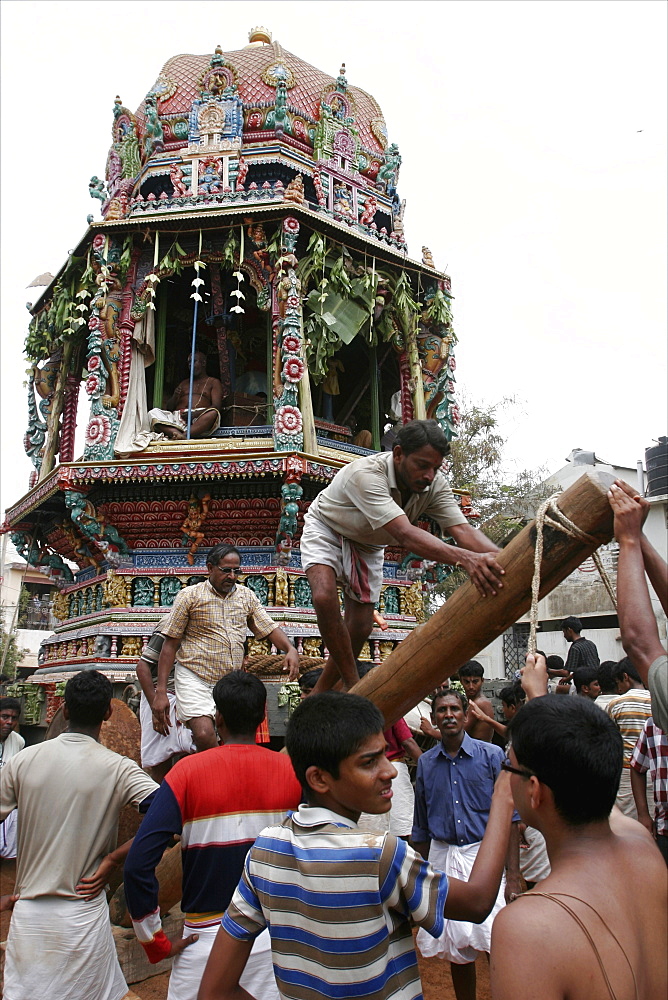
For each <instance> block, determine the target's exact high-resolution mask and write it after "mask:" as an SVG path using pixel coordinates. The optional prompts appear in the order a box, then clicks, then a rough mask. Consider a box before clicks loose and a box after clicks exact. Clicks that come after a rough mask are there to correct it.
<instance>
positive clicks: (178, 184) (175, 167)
mask: <svg viewBox="0 0 668 1000" xmlns="http://www.w3.org/2000/svg"><path fill="white" fill-rule="evenodd" d="M169 179H170V180H171V182H172V187H173V188H174V197H175V198H183V197H184V196H185V195H186V194H187V193H188V188H187V187H186V185H185V184H184V181H183V171H182V170H181V167H180V166H179V164H178V163H172V165H171V167H170V168H169Z"/></svg>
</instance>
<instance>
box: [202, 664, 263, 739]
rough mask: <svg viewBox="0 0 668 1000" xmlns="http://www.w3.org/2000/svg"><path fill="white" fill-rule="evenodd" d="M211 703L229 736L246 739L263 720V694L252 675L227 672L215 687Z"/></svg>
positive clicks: (240, 671)
mask: <svg viewBox="0 0 668 1000" xmlns="http://www.w3.org/2000/svg"><path fill="white" fill-rule="evenodd" d="M213 700H214V701H215V703H216V708H217V709H218V711H219V712H220V714H221V716H222V717H223V722H224V723H225V726H226V727H227V730H228V732H229V733H231V734H233V735H235V736H250V735H252V734H253V733H255V730H256V729H257V727H258V726H259V725H260V723H261V722H262V720H263V719H264V709H265V705H266V704H267V691H266V688H265V686H264V684H263V683H262V681H261V680H260V679H259V678H258V677H256V676H255V674H247V673H246V671H245V670H231V671H230V672H229V674H225V676H224V677H221V678H220V680H219V681H218V682H217V683H216V685H215V687H214V689H213Z"/></svg>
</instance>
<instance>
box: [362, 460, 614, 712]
mask: <svg viewBox="0 0 668 1000" xmlns="http://www.w3.org/2000/svg"><path fill="white" fill-rule="evenodd" d="M613 482H614V476H611V475H610V474H608V473H604V472H596V471H588V472H586V473H585V474H584V475H583V476H582V477H581V478H580V479H578V480H577V482H575V483H573V485H572V486H569V487H568V489H567V490H565V491H564V492H563V493H561V494H560V496H559V498H558V501H557V505H558V507H559V509H560V510H561V511H562V513H564V514H565V515H566V517H568V518H569V520H571V521H572V522H573V523H574V524H576V525H577V526H578V527H579V528H580V529H581V530H582V531H585V532H586V533H587V534H588V535H591V536H593V538H594V539H595V540H596V542H595V544H588V543H586V542H583V541H579V540H578V539H574V538H570V537H569V536H567V535H565V534H563V533H562V532H560V531H557V530H556V529H554V528H550V527H549V526H546V527H545V532H544V549H543V560H542V563H541V585H540V597H541V598H542V597H545V595H546V594H549V593H550V591H552V590H554V588H555V587H556V586H557V584H559V583H561V581H562V580H564V579H565V578H566V577H567V576H568V575H569V573H572V572H573V570H574V569H576V568H577V567H578V566H579V565H580V563H582V562H583V561H584V560H585V559H586V558H587V557H588V556H590V555H591V554H592V552H594V551H595V550H596V549H597V548H598V546H599V545H603V544H604V543H605V542H609V541H610V540H611V538H612V535H613V530H612V522H613V517H612V510H611V508H610V504H609V503H608V498H607V492H608V490H609V488H610V486H611V485H612V483H613ZM535 541H536V527H535V522H533V521H532V522H531V524H529V525H527V526H526V528H524V529H523V530H522V531H521V532H520V534H519V535H517V536H516V537H515V538H513V540H512V541H511V542H510V543H509V544H508V546H507V547H506V548H505V549H503V551H502V552H500V553H499V555H498V557H497V558H498V561H499V563H500V564H501V565H502V566H503V568H504V569H505V571H506V574H505V576H504V578H503V588H502V590H500V591H499V592H498V593H497V595H496V596H495V597H481V595H480V594H479V593H478V591H477V590H476V588H475V586H474V585H473V584H472V583H471V582H470V581H468V582H467V583H465V584H463V585H462V586H461V587H460V588H459V589H458V590H456V591H455V593H454V594H453V595H452V597H449V598H448V600H447V601H446V603H445V604H444V605H443V607H441V608H439V609H438V611H436V613H435V614H433V615H432V616H431V618H430V619H429V620H428V621H427V622H425V624H424V625H419V626H418V627H417V628H416V629H414V631H413V632H411V634H410V635H409V636H408V638H406V639H404V641H403V642H401V643H399V645H398V646H397V647H396V649H394V650H393V652H392V653H390V655H389V656H388V657H387V659H386V660H384V661H383V663H382V665H381V666H379V667H377V668H376V669H375V670H372V671H371V672H370V673H368V674H367V675H366V677H363V678H362V680H361V681H359V683H358V684H356V685H355V687H354V688H353V689H352V690H353V691H354V693H355V694H360V695H364V696H365V697H366V698H369V699H370V700H371V701H373V702H374V704H376V705H377V706H378V707H379V708H380V710H381V712H382V713H383V715H384V716H385V723H386V725H387V726H391V725H393V724H394V723H395V722H396V721H397V719H399V718H401V717H402V716H403V715H405V714H406V712H408V711H409V710H410V709H411V708H413V706H414V705H416V704H417V703H418V701H420V700H421V699H422V698H424V697H425V696H426V695H428V694H429V692H431V691H433V690H434V688H436V687H438V685H439V684H440V683H441V682H442V681H443V680H444V679H445V678H446V677H449V676H451V675H452V674H454V673H455V672H456V671H457V670H458V669H459V668H460V667H461V665H462V664H463V663H466V661H467V660H470V659H471V658H472V657H473V656H475V654H476V653H478V652H479V651H480V650H481V649H484V648H485V646H487V645H489V643H490V642H492V640H494V639H496V638H497V636H499V635H501V633H502V632H505V631H506V629H507V628H509V627H510V626H511V625H513V624H514V623H515V622H516V621H517V620H518V618H521V617H522V615H523V614H525V613H526V612H527V611H528V610H529V608H530V607H531V580H532V577H533V562H534V547H535Z"/></svg>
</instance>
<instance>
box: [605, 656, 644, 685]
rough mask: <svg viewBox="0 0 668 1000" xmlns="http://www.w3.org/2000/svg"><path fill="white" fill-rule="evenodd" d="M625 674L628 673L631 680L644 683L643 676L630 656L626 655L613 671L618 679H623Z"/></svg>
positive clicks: (613, 674)
mask: <svg viewBox="0 0 668 1000" xmlns="http://www.w3.org/2000/svg"><path fill="white" fill-rule="evenodd" d="M624 674H628V675H629V677H630V678H631V680H633V681H636V683H638V684H642V682H643V680H642V677H641V676H640V674H639V673H638V671H637V670H636V668H635V667H634V666H633V664H632V663H631V661H630V660H629V658H628V656H624V657H623V658H622V659H621V660H620V661H619V663H617V664H616V666H615V668H614V670H613V671H612V676H613V677H614V679H615V680H616V681H621V679H622V677H623V676H624Z"/></svg>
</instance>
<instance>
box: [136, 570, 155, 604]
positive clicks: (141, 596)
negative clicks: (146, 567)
mask: <svg viewBox="0 0 668 1000" xmlns="http://www.w3.org/2000/svg"><path fill="white" fill-rule="evenodd" d="M154 593H155V588H154V586H153V581H152V580H149V578H148V577H146V576H138V577H136V578H135V579H134V580H133V581H132V607H133V608H152V607H153V595H154Z"/></svg>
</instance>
